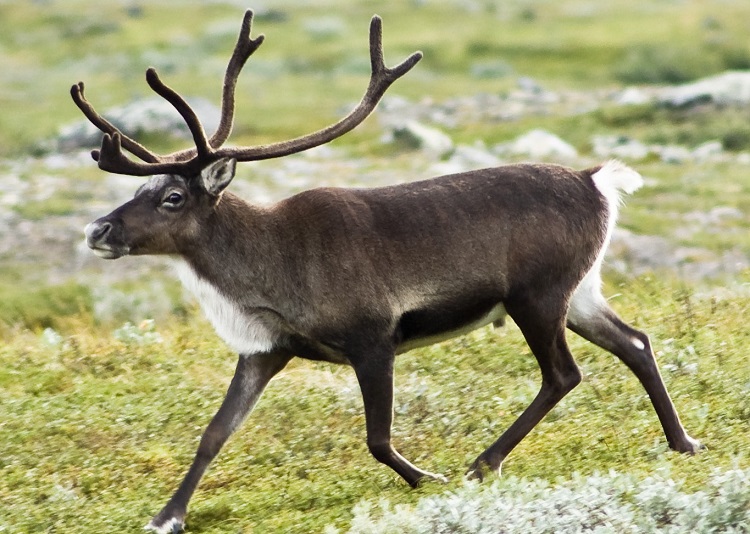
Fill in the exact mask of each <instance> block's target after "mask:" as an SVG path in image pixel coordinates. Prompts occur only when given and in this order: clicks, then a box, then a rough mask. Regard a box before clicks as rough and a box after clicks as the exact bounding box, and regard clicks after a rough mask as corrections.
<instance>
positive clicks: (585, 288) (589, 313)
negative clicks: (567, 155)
mask: <svg viewBox="0 0 750 534" xmlns="http://www.w3.org/2000/svg"><path fill="white" fill-rule="evenodd" d="M591 179H592V180H593V181H594V185H596V188H597V189H599V191H600V192H601V194H602V195H604V198H606V199H607V204H608V206H609V212H608V214H607V235H606V237H605V238H604V243H603V245H602V248H601V250H600V251H599V255H598V256H597V257H596V261H594V265H593V266H592V267H591V269H589V272H587V273H586V276H584V277H583V280H581V283H580V284H579V285H578V287H577V288H576V290H575V292H574V293H573V297H572V298H571V300H570V309H569V310H568V317H569V318H570V319H571V320H572V321H573V322H576V321H578V322H583V321H585V320H586V319H588V318H591V317H593V316H596V315H598V314H599V313H600V312H601V311H602V310H604V309H606V308H607V302H606V300H605V299H604V297H603V296H602V292H601V286H602V278H601V270H602V263H603V262H604V255H605V254H606V252H607V247H608V246H609V241H610V239H611V237H612V231H613V230H614V228H615V224H616V223H617V211H618V208H619V206H620V204H621V203H622V194H623V193H628V194H630V193H632V192H634V191H636V190H637V189H638V188H640V187H641V186H642V185H643V178H642V177H641V175H640V174H638V173H637V172H636V171H634V170H633V169H631V168H630V167H628V166H627V165H625V164H624V163H622V162H620V161H617V160H614V159H613V160H610V161H608V162H607V163H605V164H604V165H603V166H602V168H601V169H599V170H598V171H596V172H595V173H594V174H593V175H592V176H591ZM636 342H637V343H641V342H640V341H638V340H633V344H634V345H635V346H636V347H637V346H638V344H637V343H636ZM641 345H643V344H642V343H641ZM640 348H641V349H643V348H645V347H643V346H642V347H640Z"/></svg>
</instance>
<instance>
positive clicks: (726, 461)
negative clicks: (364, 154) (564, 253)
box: [0, 278, 750, 533]
mask: <svg viewBox="0 0 750 534" xmlns="http://www.w3.org/2000/svg"><path fill="white" fill-rule="evenodd" d="M749 282H750V279H748V278H745V279H744V282H743V281H742V280H740V281H738V283H744V286H740V287H745V288H747V284H748V283H749ZM608 293H609V294H615V295H616V296H615V297H614V298H613V300H612V304H613V306H615V308H616V309H618V311H619V312H620V313H621V314H622V315H623V317H625V318H627V319H628V320H629V321H631V322H632V323H634V324H635V325H636V326H637V327H639V328H642V329H645V330H647V331H648V332H649V333H650V334H651V336H652V340H653V344H654V347H655V349H656V353H657V356H658V359H659V361H660V366H661V369H662V372H663V374H664V377H665V380H666V382H667V384H668V387H669V389H670V392H671V394H672V397H673V399H674V401H675V404H676V405H677V407H678V409H679V411H680V413H681V416H682V419H683V422H684V424H685V426H686V427H687V428H688V429H689V432H690V433H691V434H692V435H693V436H695V437H697V438H699V439H701V440H702V441H703V442H704V443H705V444H706V445H707V447H708V449H707V450H706V451H705V452H703V453H702V454H699V455H697V456H695V457H688V456H683V455H679V454H676V453H673V452H670V451H668V449H667V447H666V444H665V440H664V438H663V435H662V433H661V429H660V427H659V424H658V421H657V420H656V416H655V415H654V413H653V410H652V408H651V406H650V403H649V402H648V399H647V397H646V395H645V393H644V392H643V390H642V389H641V387H640V385H639V384H638V383H637V381H636V380H635V378H634V377H633V376H632V375H631V374H630V373H629V372H628V370H627V369H626V368H625V367H624V366H623V365H622V364H621V363H619V362H618V361H616V359H615V358H614V357H613V356H611V355H609V354H606V353H603V352H602V351H600V350H598V349H596V348H594V347H593V346H591V345H590V344H588V343H585V342H583V341H582V340H580V339H579V338H576V336H574V335H572V334H571V335H570V336H569V337H570V342H571V345H572V347H573V351H574V353H575V354H576V355H577V360H578V362H579V364H580V366H581V368H582V370H583V372H584V376H585V379H584V382H583V384H582V385H581V386H579V388H577V389H576V390H574V391H573V392H572V393H571V394H570V395H569V396H568V397H567V398H566V399H565V400H564V401H563V402H562V403H561V404H560V405H559V406H558V407H557V408H556V409H555V410H554V411H553V412H552V413H551V414H550V416H549V417H547V419H546V420H545V421H544V422H543V423H542V424H540V425H539V427H538V428H537V429H535V430H534V431H533V432H532V433H531V434H530V435H529V436H528V438H527V439H526V440H524V441H523V442H522V443H521V445H520V446H519V447H518V448H517V449H516V450H515V451H514V452H513V454H512V455H511V456H510V457H509V458H508V460H507V461H506V463H505V465H504V468H503V471H504V473H505V474H506V475H513V476H519V477H529V478H543V479H545V480H555V479H556V478H558V477H563V478H567V477H569V476H570V474H571V473H572V472H577V473H581V474H583V475H586V474H590V473H594V472H606V471H607V470H610V469H613V470H617V471H623V472H627V473H629V474H633V475H636V476H642V477H644V478H645V477H646V476H648V475H649V474H652V473H654V472H660V473H664V472H668V473H670V474H671V476H672V477H673V478H675V479H684V480H685V481H686V489H688V490H696V489H700V488H701V487H702V485H703V484H704V483H705V482H706V480H707V479H708V477H709V475H710V473H711V472H712V471H713V470H715V469H729V468H732V467H734V466H737V465H738V464H740V465H743V464H744V465H747V461H748V457H747V454H748V453H747V443H748V440H750V424H748V423H750V404H749V403H748V398H750V396H749V395H748V392H749V391H748V388H750V370H748V366H747V355H746V347H747V344H748V342H749V341H750V339H748V338H749V337H750V334H749V333H748V331H747V328H746V325H745V321H744V318H745V317H747V316H748V313H750V299H748V297H747V291H745V292H744V294H742V293H740V294H737V295H735V296H722V297H714V298H709V297H701V296H699V295H696V294H694V293H693V292H692V290H691V289H690V288H688V287H685V286H682V285H680V284H666V283H664V282H660V281H658V280H656V279H652V278H642V279H639V280H636V281H632V282H628V283H619V282H617V281H612V282H611V283H610V287H609V288H608ZM144 328H146V329H148V328H149V327H144ZM155 330H156V331H157V332H158V333H159V334H160V335H161V337H162V338H163V341H162V342H161V343H151V344H139V343H137V342H131V343H129V344H125V343H124V342H122V341H118V340H117V339H116V338H115V337H114V336H113V334H112V333H111V332H112V330H107V329H103V328H101V327H92V326H91V325H90V323H88V322H87V321H83V320H79V321H78V322H76V321H75V320H72V322H69V323H68V324H67V325H66V326H65V327H64V329H63V333H62V336H61V338H55V336H51V337H50V336H49V335H45V336H40V335H39V334H34V333H31V332H30V331H22V332H17V333H15V334H14V335H13V336H10V337H9V338H8V339H7V343H6V344H5V345H4V346H3V347H2V348H0V392H1V394H0V409H1V410H2V413H3V414H4V415H3V420H2V429H3V431H2V433H0V448H2V450H3V451H4V454H3V455H2V458H0V472H2V476H1V477H0V502H2V503H3V505H2V506H1V507H0V528H3V527H5V529H6V530H7V531H8V532H57V533H64V532H93V531H118V532H131V531H132V532H135V531H137V530H138V529H140V527H141V526H142V525H143V524H144V523H145V522H146V521H147V520H148V519H149V518H150V516H151V515H152V514H154V513H155V512H157V511H158V509H159V508H160V507H161V505H162V504H163V503H164V502H165V500H166V499H167V498H168V496H169V495H170V494H171V492H172V491H173V490H174V489H175V487H176V485H177V483H178V482H179V480H180V477H181V476H182V475H183V474H184V472H185V469H186V468H187V466H188V464H189V462H190V461H191V459H192V455H193V453H194V449H195V447H196V446H197V439H198V437H199V435H200V433H201V431H202V428H203V427H204V426H205V425H206V424H207V422H208V420H209V419H210V417H211V416H212V415H213V413H214V411H215V410H216V409H217V407H218V404H219V403H220V401H221V398H222V395H223V391H224V389H225V387H226V385H227V383H228V380H229V378H230V376H231V374H232V371H233V365H234V356H233V355H232V354H230V353H229V352H228V351H227V349H226V348H224V346H223V345H222V344H221V343H220V342H219V341H217V340H216V338H215V336H214V335H213V334H209V333H208V332H209V331H210V330H209V327H207V325H206V324H205V323H204V322H203V321H202V320H201V319H199V318H197V317H195V316H192V315H190V316H188V318H187V319H185V320H182V321H176V320H174V321H171V322H169V323H165V324H157V325H156V327H155ZM121 339H122V338H121ZM538 381H539V372H538V370H537V368H536V365H535V363H534V360H533V357H532V356H531V355H530V353H529V351H528V348H527V347H526V345H525V344H524V342H523V340H522V338H521V336H520V334H519V332H518V331H517V329H516V328H515V326H513V325H512V323H511V324H509V325H508V326H507V327H506V328H505V329H502V330H498V331H494V332H493V331H491V330H489V329H482V330H480V331H478V332H475V333H473V334H471V335H469V336H467V337H463V338H459V339H457V340H454V341H451V342H446V343H444V344H441V345H437V346H434V347H430V348H425V349H421V350H417V351H413V352H411V353H409V354H407V355H404V356H402V357H401V358H400V359H399V360H398V365H397V378H396V383H397V397H396V415H397V417H396V423H395V435H394V440H395V442H396V444H397V446H398V447H399V448H400V450H401V451H402V452H403V454H404V455H405V456H406V457H408V458H409V459H411V460H413V461H414V462H415V463H417V464H418V465H420V466H422V467H423V468H426V469H429V470H434V471H437V472H441V473H444V474H445V475H447V476H449V477H450V479H451V482H450V483H449V484H448V485H447V486H443V485H440V484H427V485H425V486H424V487H422V488H420V489H418V490H411V489H409V488H408V487H407V486H406V485H405V484H404V483H403V482H402V481H401V480H399V479H398V477H397V476H396V475H395V474H394V473H393V472H391V471H390V470H389V469H388V468H387V467H384V466H382V465H379V464H377V462H376V461H375V460H374V459H372V458H371V457H370V455H369V453H368V452H367V448H366V445H365V435H364V418H363V414H362V409H361V400H360V399H359V392H358V388H357V386H356V382H355V380H354V377H353V373H352V372H351V370H349V369H347V368H343V367H336V366H330V365H327V364H314V363H309V362H295V363H293V364H292V365H291V366H290V367H289V368H288V369H287V370H285V371H284V372H283V373H282V374H281V375H280V377H279V378H277V379H276V380H275V381H274V382H272V384H271V385H270V386H269V388H268V391H267V392H266V394H265V396H264V398H263V399H262V400H261V402H260V404H259V406H258V408H257V409H256V411H255V412H254V413H253V414H252V415H251V416H250V418H249V420H248V421H247V422H246V424H245V425H244V426H243V427H242V429H241V430H240V431H239V432H238V433H237V434H236V435H235V436H234V437H233V438H232V440H231V441H230V442H229V443H228V445H227V446H226V447H225V449H224V450H223V451H222V453H221V454H220V456H219V457H218V459H217V461H216V462H215V464H214V465H213V467H212V469H211V470H210V471H209V473H208V475H207V476H206V477H205V479H204V481H203V483H202V485H201V486H200V488H199V490H198V492H197V494H196V496H195V498H194V500H193V503H192V507H191V512H190V515H189V517H188V525H189V532H203V533H219V532H256V533H258V532H290V533H309V532H321V531H322V530H323V528H324V527H325V526H326V525H328V524H333V525H336V526H338V527H345V526H346V525H347V524H348V521H349V519H350V518H351V513H352V512H351V508H352V506H353V505H354V504H356V503H357V502H359V501H360V500H361V499H369V500H375V501H377V500H378V499H380V498H383V497H384V498H387V499H389V500H390V502H391V503H393V504H395V503H414V502H415V501H416V500H417V499H419V498H420V497H423V496H426V495H433V494H438V493H441V492H443V491H446V490H450V489H451V488H458V487H459V486H460V485H461V477H462V475H463V472H464V470H465V469H466V467H467V465H468V464H469V463H470V462H471V461H472V460H473V459H474V457H475V456H476V455H477V454H478V453H479V452H481V451H482V450H483V448H484V447H486V446H487V445H489V443H491V442H492V441H493V440H494V439H495V438H496V437H497V436H498V435H499V434H500V433H501V432H502V430H504V429H505V428H507V426H508V425H509V424H510V423H511V422H512V421H513V419H514V418H515V417H516V416H517V415H518V414H519V413H520V411H521V410H522V409H523V408H524V407H525V405H526V404H527V403H528V402H530V400H531V398H532V396H533V395H534V394H535V392H536V390H537V388H538ZM311 421H315V424H313V425H311V424H310V422H311Z"/></svg>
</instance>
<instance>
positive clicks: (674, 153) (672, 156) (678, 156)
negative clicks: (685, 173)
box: [656, 145, 692, 164]
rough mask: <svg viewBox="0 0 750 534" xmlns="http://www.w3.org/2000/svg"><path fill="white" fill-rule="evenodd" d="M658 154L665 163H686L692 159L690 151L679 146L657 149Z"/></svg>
mask: <svg viewBox="0 0 750 534" xmlns="http://www.w3.org/2000/svg"><path fill="white" fill-rule="evenodd" d="M656 153H657V154H659V157H660V158H661V160H662V161H663V162H664V163H675V164H679V163H685V162H686V161H690V160H691V159H692V154H691V153H690V150H688V149H687V148H685V147H684V146H679V145H666V146H660V147H658V148H657V150H656Z"/></svg>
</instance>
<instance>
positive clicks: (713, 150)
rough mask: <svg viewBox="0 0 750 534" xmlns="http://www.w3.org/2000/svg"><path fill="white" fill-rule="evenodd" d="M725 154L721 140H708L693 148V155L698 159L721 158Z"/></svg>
mask: <svg viewBox="0 0 750 534" xmlns="http://www.w3.org/2000/svg"><path fill="white" fill-rule="evenodd" d="M723 155H724V147H723V146H722V144H721V141H707V142H705V143H703V144H702V145H698V146H697V147H695V148H694V149H693V153H692V157H693V159H694V160H696V161H709V160H716V159H720V158H721V157H722V156H723Z"/></svg>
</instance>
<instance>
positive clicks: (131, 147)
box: [70, 82, 161, 163]
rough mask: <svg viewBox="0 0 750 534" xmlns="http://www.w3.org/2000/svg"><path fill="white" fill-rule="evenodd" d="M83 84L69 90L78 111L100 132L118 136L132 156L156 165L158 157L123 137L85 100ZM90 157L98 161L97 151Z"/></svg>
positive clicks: (128, 138) (79, 83) (135, 142)
mask: <svg viewBox="0 0 750 534" xmlns="http://www.w3.org/2000/svg"><path fill="white" fill-rule="evenodd" d="M83 89H84V86H83V82H78V83H77V84H75V85H73V86H72V87H71V88H70V96H71V97H73V102H75V104H76V106H78V109H80V110H81V111H82V112H83V114H84V115H85V116H86V118H87V119H88V120H89V121H90V122H91V123H92V124H93V125H94V126H96V127H97V128H99V129H100V130H101V131H102V132H104V133H105V134H109V135H114V134H118V136H119V137H120V138H121V140H122V146H124V147H125V148H126V149H127V150H128V151H129V152H131V153H132V154H133V155H135V156H137V157H139V158H141V159H142V160H143V161H146V162H149V163H157V162H159V161H161V159H160V157H159V156H157V155H156V154H154V153H153V152H151V151H150V150H149V149H147V148H146V147H144V146H143V145H141V144H140V143H138V142H137V141H134V140H133V139H131V138H130V137H128V136H126V135H124V134H123V133H122V132H121V131H120V130H118V129H117V127H115V125H114V124H112V123H111V122H109V121H108V120H107V119H105V118H104V117H102V116H101V115H99V113H97V112H96V110H95V109H94V107H93V106H92V105H91V104H90V103H89V101H88V100H86V97H85V96H84V94H83ZM91 156H92V157H93V158H94V160H96V161H99V151H98V150H94V151H92V152H91Z"/></svg>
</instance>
